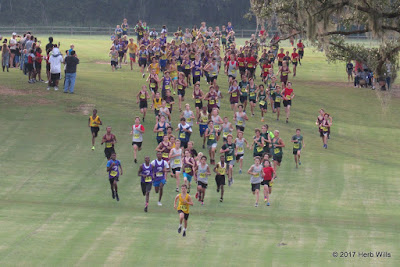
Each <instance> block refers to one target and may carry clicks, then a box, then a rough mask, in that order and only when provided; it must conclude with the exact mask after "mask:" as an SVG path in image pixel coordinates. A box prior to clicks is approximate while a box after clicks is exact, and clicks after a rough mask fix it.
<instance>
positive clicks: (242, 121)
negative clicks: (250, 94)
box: [233, 105, 249, 132]
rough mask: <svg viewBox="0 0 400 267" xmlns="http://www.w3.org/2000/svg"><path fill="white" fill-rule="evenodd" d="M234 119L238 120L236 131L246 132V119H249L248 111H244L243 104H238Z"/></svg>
mask: <svg viewBox="0 0 400 267" xmlns="http://www.w3.org/2000/svg"><path fill="white" fill-rule="evenodd" d="M233 120H234V121H235V122H236V131H241V132H244V128H245V127H246V121H248V120H249V118H248V117H247V114H246V112H244V111H243V105H239V106H238V112H235V115H234V117H233Z"/></svg>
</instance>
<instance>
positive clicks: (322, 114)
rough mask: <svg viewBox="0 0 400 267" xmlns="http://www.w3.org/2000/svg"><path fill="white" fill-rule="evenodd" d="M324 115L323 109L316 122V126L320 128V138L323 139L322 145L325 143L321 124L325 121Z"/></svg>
mask: <svg viewBox="0 0 400 267" xmlns="http://www.w3.org/2000/svg"><path fill="white" fill-rule="evenodd" d="M324 114H325V110H324V109H323V108H321V109H320V110H319V115H318V117H317V121H316V122H315V125H317V126H318V132H319V136H320V137H321V139H322V143H324V134H323V132H322V128H321V123H322V121H323V120H324Z"/></svg>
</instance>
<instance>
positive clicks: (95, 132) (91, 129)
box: [90, 127, 100, 137]
mask: <svg viewBox="0 0 400 267" xmlns="http://www.w3.org/2000/svg"><path fill="white" fill-rule="evenodd" d="M99 130H100V128H99V127H90V131H91V132H92V134H93V133H94V137H97V134H98V132H99Z"/></svg>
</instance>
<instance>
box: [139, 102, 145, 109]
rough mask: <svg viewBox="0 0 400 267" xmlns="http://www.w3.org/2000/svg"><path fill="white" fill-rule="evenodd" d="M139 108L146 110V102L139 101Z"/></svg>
mask: <svg viewBox="0 0 400 267" xmlns="http://www.w3.org/2000/svg"><path fill="white" fill-rule="evenodd" d="M139 108H140V109H142V108H147V101H140V102H139Z"/></svg>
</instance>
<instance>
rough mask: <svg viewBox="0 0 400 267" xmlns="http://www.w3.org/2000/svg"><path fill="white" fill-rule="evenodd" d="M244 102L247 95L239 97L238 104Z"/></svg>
mask: <svg viewBox="0 0 400 267" xmlns="http://www.w3.org/2000/svg"><path fill="white" fill-rule="evenodd" d="M245 101H247V95H246V96H242V95H241V96H240V103H242V104H243V103H244V102H245Z"/></svg>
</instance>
